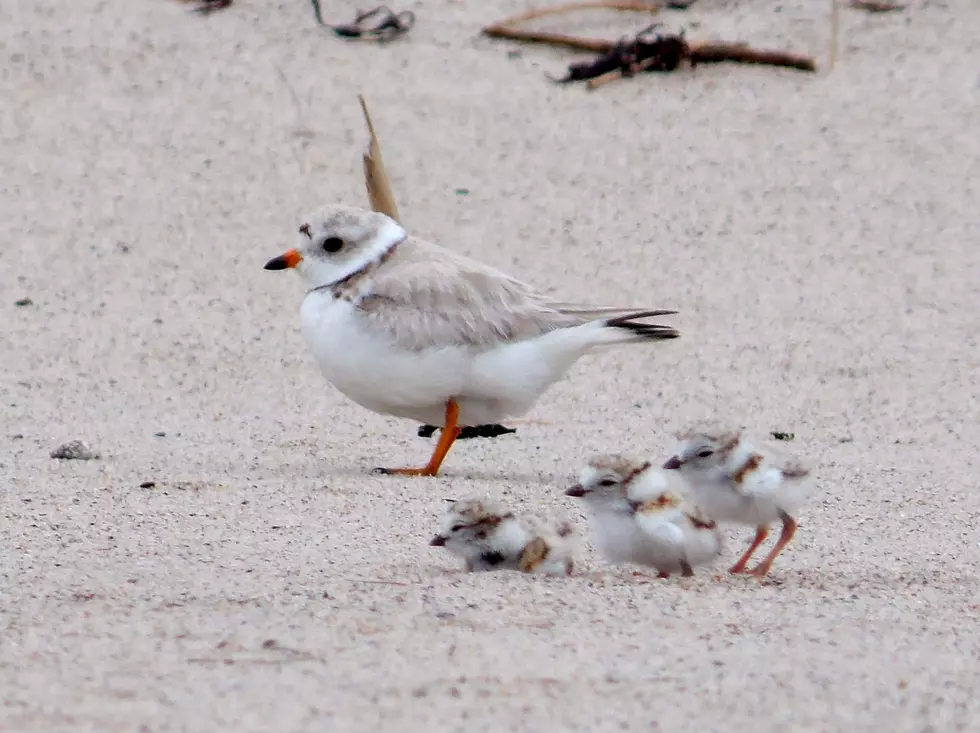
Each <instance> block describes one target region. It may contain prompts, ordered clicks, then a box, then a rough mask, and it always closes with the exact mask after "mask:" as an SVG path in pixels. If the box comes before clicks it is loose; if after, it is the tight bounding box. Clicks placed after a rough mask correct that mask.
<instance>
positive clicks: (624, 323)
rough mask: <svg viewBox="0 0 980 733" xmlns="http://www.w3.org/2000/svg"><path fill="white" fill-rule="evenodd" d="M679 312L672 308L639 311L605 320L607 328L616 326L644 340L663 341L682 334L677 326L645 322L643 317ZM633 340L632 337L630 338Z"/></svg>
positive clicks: (604, 323) (604, 324)
mask: <svg viewBox="0 0 980 733" xmlns="http://www.w3.org/2000/svg"><path fill="white" fill-rule="evenodd" d="M675 313H677V311H671V310H655V311H637V312H635V313H627V314H626V315H625V316H620V317H618V318H610V319H607V320H606V321H605V322H603V326H604V327H606V328H616V329H622V330H625V331H628V332H629V333H630V334H631V335H633V336H636V337H638V339H642V340H651V341H662V340H665V339H675V338H678V337H679V336H680V335H681V334H680V331H678V330H677V329H675V328H671V327H670V326H662V325H660V324H658V323H643V322H641V321H640V319H641V318H654V317H656V316H669V315H673V314H675ZM630 340H632V339H630Z"/></svg>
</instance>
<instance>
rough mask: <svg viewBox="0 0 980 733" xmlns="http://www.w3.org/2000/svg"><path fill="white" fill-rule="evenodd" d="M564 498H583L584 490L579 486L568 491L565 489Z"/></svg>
mask: <svg viewBox="0 0 980 733" xmlns="http://www.w3.org/2000/svg"><path fill="white" fill-rule="evenodd" d="M565 496H574V497H581V496H585V489H583V488H582V487H581V486H573V487H572V488H570V489H565Z"/></svg>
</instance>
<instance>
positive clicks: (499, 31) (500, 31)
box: [483, 0, 661, 53]
mask: <svg viewBox="0 0 980 733" xmlns="http://www.w3.org/2000/svg"><path fill="white" fill-rule="evenodd" d="M660 8H661V6H660V5H659V4H651V3H647V2H637V1H634V0H592V2H573V3H568V4H565V5H549V6H547V7H544V8H537V9H534V10H528V11H527V12H524V13H518V14H517V15H512V16H510V17H509V18H504V19H503V20H502V21H500V22H499V23H494V24H493V25H488V26H487V27H486V28H484V29H483V35H485V36H487V37H489V38H504V39H507V40H511V41H523V42H525V43H544V44H547V45H549V46H559V47H563V48H571V49H575V50H577V51H591V52H592V53H609V52H610V51H611V50H612V49H613V48H614V47H615V46H616V44H615V43H610V42H609V41H604V40H602V39H601V38H576V37H575V36H567V35H565V34H562V33H550V32H548V31H532V30H522V29H520V28H515V27H514V26H517V25H519V24H521V23H527V22H529V21H532V20H537V19H538V18H544V17H545V16H549V15H560V14H562V13H571V12H573V11H576V10H624V11H633V12H639V13H651V14H652V13H657V12H659V11H660Z"/></svg>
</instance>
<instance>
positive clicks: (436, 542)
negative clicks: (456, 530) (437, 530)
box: [429, 534, 446, 547]
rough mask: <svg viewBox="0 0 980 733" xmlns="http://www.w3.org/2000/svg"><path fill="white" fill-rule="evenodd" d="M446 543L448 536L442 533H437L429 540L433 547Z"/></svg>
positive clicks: (442, 545)
mask: <svg viewBox="0 0 980 733" xmlns="http://www.w3.org/2000/svg"><path fill="white" fill-rule="evenodd" d="M445 544H446V538H445V537H443V536H442V535H440V534H437V535H436V536H435V537H433V538H432V539H431V540H429V545H430V546H432V547H444V546H445Z"/></svg>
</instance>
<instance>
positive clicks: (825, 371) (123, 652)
mask: <svg viewBox="0 0 980 733" xmlns="http://www.w3.org/2000/svg"><path fill="white" fill-rule="evenodd" d="M908 5H909V7H908V8H907V9H906V10H905V11H903V12H895V13H881V14H869V13H866V12H862V11H859V10H855V9H850V8H842V10H841V22H842V33H841V40H840V56H839V58H838V60H837V64H836V66H835V68H834V70H833V71H832V72H831V73H828V72H827V71H826V70H825V69H824V68H823V67H824V62H825V61H826V58H827V49H828V45H829V41H828V38H829V3H828V2H824V1H823V0H820V1H819V2H817V1H816V0H781V1H780V0H742V1H741V2H735V1H734V0H698V2H697V3H696V4H695V5H693V6H692V7H691V9H689V10H688V11H686V12H678V11H665V12H663V13H661V14H660V16H659V19H660V20H661V21H662V22H664V23H666V24H667V28H668V29H670V30H677V29H679V28H681V27H686V28H687V35H688V37H689V38H693V39H698V38H722V39H727V40H746V41H750V42H752V43H753V44H757V45H759V46H768V47H775V48H784V49H791V50H795V51H798V52H800V53H807V54H811V55H813V56H814V57H815V58H816V59H817V62H818V65H819V66H820V71H819V72H818V73H816V74H807V73H803V72H799V71H792V70H784V69H772V68H765V67H753V66H737V65H731V64H728V65H717V66H702V67H699V68H697V69H696V70H695V71H693V72H692V71H690V70H685V71H679V72H677V73H673V74H662V75H644V76H642V77H641V78H635V79H631V80H626V81H622V82H619V83H617V84H610V85H608V86H607V87H605V88H603V89H599V90H595V91H591V92H590V91H588V90H586V89H585V88H583V87H581V86H564V87H563V86H557V85H554V84H552V83H550V82H549V81H548V79H547V78H546V76H545V74H546V72H547V73H550V74H554V75H560V74H561V73H562V72H563V71H564V69H565V67H566V65H567V64H568V63H569V62H571V61H573V60H576V59H578V58H583V57H584V55H582V54H575V53H574V52H569V51H560V50H556V49H551V48H540V47H537V48H535V47H531V46H526V45H519V44H516V43H512V42H507V41H494V40H491V39H486V38H481V37H480V36H479V30H480V28H481V27H482V26H484V25H486V24H488V23H491V22H493V21H496V20H500V19H501V18H503V17H505V16H507V15H510V14H513V13H516V12H519V11H521V10H522V9H525V8H527V7H529V6H527V5H525V4H523V3H518V2H512V1H510V0H508V1H506V2H462V1H453V0H415V1H412V2H410V3H409V4H407V5H393V6H392V7H395V8H396V9H399V10H401V9H411V10H412V11H413V12H414V13H415V14H416V16H417V22H416V25H415V27H414V28H413V29H412V30H411V31H410V32H409V34H408V35H407V36H405V37H404V38H402V39H399V40H398V41H396V42H393V43H390V44H388V45H385V46H379V45H375V44H370V43H349V42H344V41H342V40H340V39H338V38H335V37H334V36H333V35H331V34H330V33H329V31H327V30H326V29H324V28H321V27H318V26H317V25H316V23H315V21H314V17H313V12H312V8H311V6H310V4H309V3H308V2H306V1H305V0H293V1H292V2H289V3H278V4H276V3H261V2H257V1H256V0H236V2H234V4H233V5H232V6H231V7H229V8H227V9H225V10H222V11H220V12H216V13H213V14H211V15H209V16H206V17H202V16H198V15H196V14H193V13H190V12H189V6H188V5H184V4H181V3H178V2H169V1H167V0H155V1H154V2H143V3H136V2H122V0H77V1H76V2H74V3H69V4H65V3H56V2H52V1H51V0H42V1H40V2H18V1H17V0H12V1H11V2H7V3H5V4H4V5H3V6H2V7H0V62H2V64H0V67H2V70H0V99H2V103H0V169H2V172H3V175H2V179H0V181H2V195H0V231H2V238H3V244H2V246H0V294H2V297H0V313H2V318H0V363H2V365H3V368H2V369H0V401H2V410H0V503H2V519H0V544H2V558H3V559H2V563H0V731H4V732H7V731H9V732H11V733H14V732H16V733H21V732H24V733H26V732H28V731H37V732H39V733H40V732H42V731H43V733H60V732H61V731H93V732H94V731H97V732H98V733H112V732H115V731H120V732H123V731H126V732H130V733H136V732H140V733H160V732H161V731H185V730H186V731H196V732H198V733H200V732H204V731H236V732H243V731H256V732H259V731H261V732H270V731H274V732H275V733H289V732H292V731H338V732H340V731H344V732H346V731H350V732H352V733H353V732H356V731H382V730H383V731H386V732H387V731H426V732H427V733H432V732H434V731H439V732H441V731H447V732H448V731H460V732H462V731H466V733H475V732H477V731H487V732H488V733H489V732H493V733H497V732H499V731H558V730H569V731H573V730H574V731H588V732H589V733H606V732H612V731H622V730H636V731H641V730H642V731H664V732H667V731H695V730H696V731H702V732H714V731H717V732H718V733H742V732H743V731H744V732H745V733H769V732H770V731H771V732H773V733H775V732H783V731H785V732H787V733H790V732H792V733H801V732H804V731H805V732H810V731H813V732H814V733H817V732H821V733H824V732H827V733H831V732H836V731H848V733H855V732H863V731H869V732H870V731H881V730H888V731H890V732H892V733H926V732H927V731H929V732H936V733H938V732H939V731H943V732H944V733H945V732H948V731H972V730H977V728H978V727H980V697H978V695H977V690H978V689H980V637H978V635H977V618H978V610H980V585H978V580H980V578H978V575H980V573H978V568H980V491H978V488H980V484H978V470H980V459H978V458H977V451H976V446H977V444H978V443H980V420H978V414H980V403H978V394H980V347H978V333H980V316H978V309H980V246H978V244H980V208H978V202H980V183H978V182H980V71H978V69H980V42H978V40H977V33H976V28H977V27H978V24H980V4H977V3H975V2H973V1H972V0H946V1H945V2H938V1H937V0H909V3H908ZM323 9H324V14H325V16H326V17H327V19H328V21H330V22H348V21H350V20H351V18H352V17H353V14H354V12H355V10H354V5H353V4H348V3H341V2H339V1H336V0H327V1H326V2H325V3H324V6H323ZM362 9H363V8H362ZM648 21H649V19H648V18H644V17H642V16H637V15H635V14H634V15H629V16H624V15H623V14H616V13H611V12H596V13H582V14H579V15H575V16H569V17H563V18H557V19H555V20H553V21H549V22H546V23H542V24H541V25H542V27H549V28H552V29H556V30H561V31H564V32H567V33H574V34H578V35H585V36H592V37H600V38H610V39H615V38H617V37H619V36H622V35H625V34H629V33H635V32H636V31H637V30H639V29H640V28H642V27H643V26H644V25H646V24H647V23H648ZM359 93H363V94H364V95H365V96H366V98H367V100H368V103H369V104H370V107H371V112H372V115H373V117H374V121H375V124H376V126H377V128H378V133H379V135H380V138H381V142H382V145H383V150H384V157H385V162H386V164H387V167H388V171H389V174H390V176H391V181H392V184H393V186H394V189H395V192H396V194H397V196H398V204H399V207H400V209H401V213H402V218H403V222H404V224H405V226H406V228H408V229H409V230H410V231H411V232H412V233H414V234H417V235H419V236H422V237H425V238H427V239H429V240H431V241H434V242H438V243H440V244H442V245H444V246H447V247H451V248H453V249H455V250H457V251H459V252H462V253H465V254H467V255H469V256H472V257H475V258H477V259H479V260H482V261H484V262H487V263H488V264H491V265H494V266H496V267H499V268H501V269H503V270H506V271H507V272H509V273H511V274H513V275H515V276H517V277H519V278H521V279H523V280H526V281H528V282H531V283H534V284H535V285H537V286H539V287H540V288H542V289H543V290H545V291H546V292H548V293H552V294H554V295H556V296H559V297H562V298H564V299H568V300H586V301H590V302H613V303H623V302H626V303H637V304H640V305H644V306H652V307H658V308H675V309H677V310H678V311H679V315H677V316H674V317H672V318H670V319H667V321H668V322H669V323H670V324H671V325H674V326H676V327H677V328H679V329H680V331H681V333H682V337H681V338H680V339H677V340H674V341H671V342H667V343H663V344H658V345H655V346H652V347H632V346H631V347H624V348H617V349H615V350H609V351H606V352H602V353H597V354H595V355H593V356H589V357H587V358H585V359H583V360H582V361H581V362H579V363H578V364H577V365H576V366H575V368H574V369H573V370H572V373H571V374H570V376H569V378H568V379H567V380H566V381H564V382H561V383H560V384H558V385H556V386H555V387H554V388H553V389H552V390H551V391H549V392H548V393H546V395H545V396H544V397H543V398H542V399H541V400H540V402H539V403H538V404H537V405H536V407H535V408H534V410H533V411H532V412H531V413H530V414H529V415H527V418H528V420H529V422H527V423H520V424H518V425H517V427H518V430H517V433H516V434H514V435H508V436H503V437H500V438H496V439H493V440H467V441H462V442H459V443H458V444H457V445H456V446H455V447H454V449H453V450H452V452H451V453H450V454H449V457H448V459H447V460H446V463H445V464H444V467H443V471H442V473H441V474H440V475H439V476H438V477H436V478H429V479H425V478H423V479H406V478H400V477H394V476H392V477H388V476H378V475H374V474H372V473H371V469H372V468H373V467H375V466H378V465H414V464H421V463H423V462H424V461H425V459H426V458H427V457H428V455H429V453H430V451H431V450H432V446H433V443H434V440H435V438H421V437H418V436H417V435H416V430H417V428H418V424H416V423H412V422H410V421H405V420H396V419H393V418H387V417H383V416H380V415H376V414H373V413H371V412H368V411H366V410H364V409H362V408H360V407H358V406H356V405H354V404H353V403H351V402H350V401H348V400H347V399H345V398H344V397H343V396H342V395H340V394H339V393H338V392H337V391H336V390H334V389H333V388H331V387H330V386H329V385H328V384H326V383H325V382H324V380H323V379H322V377H321V376H320V373H319V372H318V370H317V368H316V365H315V363H314V362H313V359H312V357H311V356H310V354H309V352H308V350H307V348H306V345H305V344H304V343H303V341H302V339H301V335H300V332H299V323H298V309H299V305H300V302H301V300H302V297H303V290H302V287H301V285H300V283H299V282H298V280H297V278H296V277H295V276H294V275H293V274H292V273H277V272H268V271H265V270H263V264H264V263H265V262H266V260H268V259H269V258H270V257H273V256H275V255H278V254H280V253H281V252H282V251H284V250H285V249H286V248H287V247H291V246H293V241H294V236H295V232H296V227H297V225H298V223H299V222H300V221H301V217H302V216H303V214H304V213H305V212H308V211H310V210H311V209H314V208H316V207H318V206H319V205H320V204H322V203H326V202H344V203H348V204H355V205H362V206H366V205H367V198H366V195H365V192H364V186H363V179H362V171H361V153H362V151H363V150H364V148H365V146H366V142H367V135H366V132H365V128H364V123H363V119H362V117H361V111H360V108H359V106H358V102H357V95H358V94H359ZM704 418H716V419H719V420H723V421H727V422H728V423H730V424H734V425H741V426H745V427H748V428H751V429H754V430H757V431H761V432H763V433H765V432H768V431H773V430H781V431H786V432H791V433H793V434H795V440H794V441H793V442H792V443H790V444H789V447H790V448H791V449H792V450H794V451H797V452H799V453H800V454H801V455H803V456H805V457H807V458H808V459H809V460H810V461H811V462H812V463H813V464H814V465H815V466H816V476H817V492H816V493H815V495H814V497H813V499H812V500H811V501H810V502H809V504H807V505H806V507H805V508H804V509H803V511H802V512H801V513H800V516H799V521H800V530H799V532H798V534H797V537H796V539H795V540H794V542H793V544H792V545H790V547H789V548H788V549H787V551H786V552H785V553H784V554H783V555H782V556H781V557H780V558H779V560H778V561H777V562H776V564H775V566H774V567H773V570H772V573H771V575H770V577H769V578H768V580H767V581H766V582H765V583H762V584H760V583H759V582H758V581H755V580H753V579H751V578H743V577H731V576H728V575H727V574H725V573H724V568H725V567H727V565H728V563H729V562H730V561H731V560H732V559H733V558H734V557H736V556H737V554H738V553H739V552H740V551H741V548H742V546H743V543H746V542H747V541H748V540H749V539H750V538H751V535H752V530H751V529H750V528H739V527H729V528H726V552H725V556H724V557H723V558H722V559H721V560H720V561H719V563H718V564H717V565H716V566H714V567H713V568H710V569H704V568H702V569H699V571H698V572H697V574H696V577H695V578H693V579H691V580H681V579H679V578H677V579H670V580H668V581H663V580H655V579H652V578H650V579H645V578H639V577H635V576H634V575H633V574H632V572H631V569H630V568H623V567H620V568H613V569H611V570H609V575H608V577H607V579H606V580H602V579H601V577H600V575H599V571H601V570H607V569H608V568H607V566H605V565H604V564H603V563H602V562H601V559H600V558H599V557H598V556H597V555H596V554H595V553H594V551H593V550H592V549H591V548H590V546H589V545H588V544H587V543H586V545H585V549H584V551H583V554H582V556H581V560H580V563H579V568H578V570H577V572H576V574H575V575H573V576H572V577H569V578H564V579H558V578H553V579H544V578H540V577H533V576H527V575H522V574H519V573H512V572H498V573H481V574H463V573H461V572H460V568H459V566H458V564H457V563H456V562H455V561H454V560H453V558H452V557H451V556H449V555H448V554H447V553H446V552H444V551H440V550H439V549H438V548H430V547H428V545H427V542H428V540H429V538H430V537H431V536H432V533H433V531H434V530H435V529H436V523H437V522H438V519H439V516H440V515H441V513H442V512H443V510H444V507H445V502H444V499H445V498H446V497H457V496H464V495H465V496H469V495H477V496H479V495H486V496H492V497H496V498H499V499H502V500H504V501H506V502H508V503H509V504H511V505H512V506H513V507H514V508H515V509H518V510H522V509H535V510H538V511H543V512H547V513H551V514H554V515H556V516H566V517H568V518H570V519H571V520H573V521H574V522H575V524H576V526H577V527H578V528H579V529H580V530H581V531H582V532H583V533H585V532H586V531H587V525H586V522H585V519H584V515H583V511H582V506H581V505H580V504H576V503H575V502H574V501H572V500H570V499H569V498H567V497H565V496H563V495H562V490H563V489H564V488H565V487H566V486H568V485H569V483H570V482H572V481H574V480H575V478H576V475H577V472H578V470H579V467H580V466H581V464H582V461H583V458H584V456H586V455H588V454H591V453H596V452H603V451H617V452H623V453H628V454H634V455H648V456H651V457H653V458H654V459H658V458H663V457H664V456H665V455H666V454H667V451H669V450H670V448H671V446H672V445H673V434H674V432H675V431H677V430H679V429H681V428H684V427H686V426H687V425H689V424H690V423H692V422H693V421H696V420H700V419H704ZM76 439H77V440H83V441H85V443H87V444H88V445H89V446H91V447H92V448H94V449H96V450H97V451H98V452H99V453H100V454H101V457H100V458H99V459H97V460H88V461H78V460H55V459H53V458H51V457H50V453H51V451H52V450H53V449H55V448H56V447H57V446H58V445H60V444H62V443H65V442H67V441H70V440H76ZM715 574H717V575H718V576H719V578H717V579H716V578H715V577H714V575H715Z"/></svg>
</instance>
